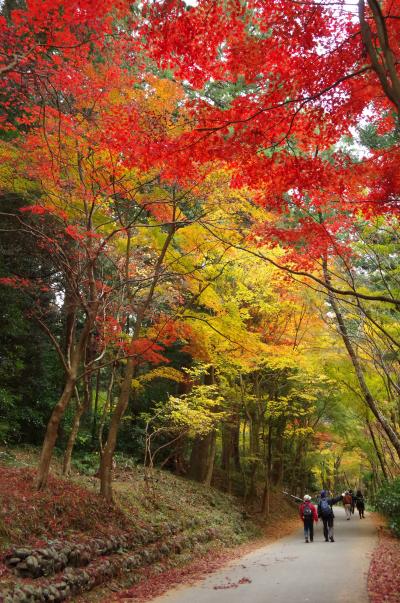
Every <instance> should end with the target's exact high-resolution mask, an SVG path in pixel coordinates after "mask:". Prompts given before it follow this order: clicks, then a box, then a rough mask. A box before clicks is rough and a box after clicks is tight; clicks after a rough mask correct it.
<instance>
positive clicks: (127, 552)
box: [0, 520, 217, 603]
mask: <svg viewBox="0 0 400 603" xmlns="http://www.w3.org/2000/svg"><path fill="white" fill-rule="evenodd" d="M197 524H198V522H197V521H195V520H192V521H190V522H188V523H187V524H185V525H184V524H182V525H178V524H173V525H167V526H165V525H164V526H162V527H160V528H159V529H157V530H138V531H136V532H135V533H134V534H130V535H126V536H114V537H109V538H106V539H100V538H99V539H94V540H91V541H88V542H85V543H81V544H80V543H75V542H67V541H61V540H56V541H55V540H53V541H48V542H47V545H46V546H45V547H42V548H30V547H18V548H14V549H12V550H11V551H10V552H9V553H7V555H6V556H5V558H4V562H5V563H6V565H7V566H8V568H9V569H10V570H11V571H12V572H13V573H14V574H16V575H17V576H18V577H19V578H20V579H22V580H21V581H20V583H17V584H15V585H13V586H12V587H9V588H7V589H4V590H3V591H0V601H2V603H42V602H43V603H45V602H47V601H52V602H53V603H59V602H61V601H67V600H68V599H69V598H70V597H71V596H73V595H77V594H79V593H81V592H84V591H88V590H90V589H92V588H93V587H94V586H97V585H100V584H102V583H104V582H107V581H109V580H111V579H112V578H113V577H114V576H116V575H118V574H120V573H121V572H130V573H132V572H134V570H135V569H138V568H141V567H144V566H146V565H151V564H152V563H155V562H157V561H160V560H161V559H162V558H164V557H168V556H169V555H171V554H180V553H181V552H182V551H184V550H185V549H186V550H187V549H192V550H193V549H195V548H196V546H197V545H198V544H199V543H202V542H208V541H210V540H213V539H214V538H216V537H217V534H216V531H215V530H213V529H206V530H198V531H193V528H195V527H196V526H197ZM61 572H62V573H61ZM50 577H51V578H50ZM24 579H25V580H24ZM28 579H29V583H27V581H28ZM32 579H33V582H32Z"/></svg>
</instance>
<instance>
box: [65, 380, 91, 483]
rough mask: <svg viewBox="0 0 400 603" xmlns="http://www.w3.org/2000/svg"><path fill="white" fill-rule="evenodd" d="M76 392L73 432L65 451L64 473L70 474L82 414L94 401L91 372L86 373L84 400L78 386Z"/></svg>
mask: <svg viewBox="0 0 400 603" xmlns="http://www.w3.org/2000/svg"><path fill="white" fill-rule="evenodd" d="M75 392H76V411H75V415H74V420H73V423H72V428H71V432H70V434H69V438H68V442H67V446H66V448H65V452H64V461H63V475H69V474H70V473H71V461H72V451H73V449H74V446H75V442H76V437H77V435H78V432H79V426H80V422H81V418H82V415H83V414H84V413H85V412H87V411H88V410H89V408H90V407H91V402H92V388H91V374H86V375H85V376H84V392H83V401H81V400H80V398H79V394H78V388H75Z"/></svg>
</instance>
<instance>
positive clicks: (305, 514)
mask: <svg viewBox="0 0 400 603" xmlns="http://www.w3.org/2000/svg"><path fill="white" fill-rule="evenodd" d="M303 501H304V502H302V503H301V505H300V507H299V515H300V517H301V519H302V520H303V524H304V539H305V541H306V542H309V540H308V538H310V542H313V541H314V521H315V522H317V521H318V514H317V509H316V508H315V506H314V505H313V504H312V503H311V496H309V495H308V494H305V495H304V497H303Z"/></svg>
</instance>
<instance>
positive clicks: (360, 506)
mask: <svg viewBox="0 0 400 603" xmlns="http://www.w3.org/2000/svg"><path fill="white" fill-rule="evenodd" d="M356 507H357V511H358V514H359V515H360V519H365V515H364V511H365V501H364V496H363V495H362V492H361V490H357V493H356Z"/></svg>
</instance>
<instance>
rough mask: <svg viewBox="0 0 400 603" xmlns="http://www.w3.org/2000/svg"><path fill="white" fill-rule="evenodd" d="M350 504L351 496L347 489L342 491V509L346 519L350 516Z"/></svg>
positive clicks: (351, 501) (351, 502)
mask: <svg viewBox="0 0 400 603" xmlns="http://www.w3.org/2000/svg"><path fill="white" fill-rule="evenodd" d="M352 504H353V497H352V495H351V494H350V492H348V490H346V492H345V493H344V497H343V506H344V510H345V512H346V519H347V521H348V520H349V519H350V518H351V505H352Z"/></svg>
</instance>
